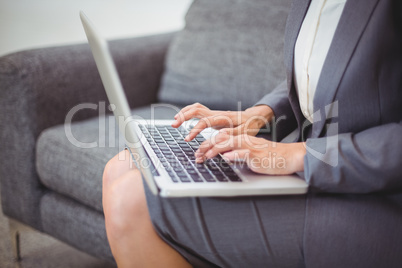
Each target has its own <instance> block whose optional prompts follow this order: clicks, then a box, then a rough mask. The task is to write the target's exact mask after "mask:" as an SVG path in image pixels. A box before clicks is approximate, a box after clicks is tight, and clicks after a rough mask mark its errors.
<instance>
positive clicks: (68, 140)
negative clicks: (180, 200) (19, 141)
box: [36, 105, 178, 211]
mask: <svg viewBox="0 0 402 268" xmlns="http://www.w3.org/2000/svg"><path fill="white" fill-rule="evenodd" d="M177 109H178V108H177ZM177 109H174V108H172V107H169V106H161V105H159V106H158V107H156V108H155V109H151V107H145V108H140V109H135V110H133V114H135V115H136V116H139V117H141V118H144V119H148V118H151V116H152V114H153V113H155V118H157V119H172V118H173V116H174V114H175V113H177ZM67 126H70V125H67ZM71 133H72V136H73V137H71V136H70V135H66V131H65V127H64V125H60V126H55V127H52V128H49V129H47V130H45V131H43V132H42V133H41V135H40V137H39V139H38V142H37V146H36V168H37V172H38V175H39V178H40V181H41V182H42V183H43V184H44V185H45V186H46V187H47V188H48V189H50V190H53V191H55V192H57V193H60V194H62V195H64V196H68V197H70V198H73V199H75V200H76V201H78V202H80V203H82V204H85V205H87V206H89V207H91V208H93V209H96V210H98V211H102V174H103V169H104V167H105V165H106V163H107V162H108V160H109V159H110V158H112V157H113V156H114V155H116V154H117V153H118V152H119V151H120V150H122V149H124V140H123V138H122V136H120V135H119V131H118V129H117V125H116V124H115V120H114V117H113V116H112V115H107V116H106V117H104V116H100V117H99V118H93V119H90V120H86V121H82V122H76V123H72V124H71ZM73 138H74V139H73ZM78 142H80V143H81V144H79V143H78ZM94 142H95V143H96V144H95V143H94ZM84 143H85V144H86V145H85V146H86V147H92V146H94V147H93V148H83V147H85V146H82V145H83V144H84ZM91 143H93V144H91Z"/></svg>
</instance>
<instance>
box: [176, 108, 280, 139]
mask: <svg viewBox="0 0 402 268" xmlns="http://www.w3.org/2000/svg"><path fill="white" fill-rule="evenodd" d="M273 116H274V113H273V111H272V109H271V107H269V106H267V105H259V106H254V107H251V108H248V109H247V110H245V111H238V112H237V111H236V112H235V111H217V110H210V109H209V108H207V107H206V106H204V105H202V104H200V103H194V104H191V105H188V106H186V107H184V108H183V109H181V110H180V112H179V113H177V114H176V115H175V117H174V119H175V121H174V122H173V123H172V126H173V127H175V128H178V127H179V126H181V125H182V124H183V123H184V122H185V121H187V120H190V119H193V118H198V119H200V121H199V122H198V123H197V124H196V125H195V126H194V127H193V128H192V129H191V130H190V133H189V134H188V135H187V137H186V138H185V140H186V141H191V140H192V139H194V138H195V136H197V135H198V134H199V133H200V132H201V131H203V130H204V129H206V128H208V127H212V128H214V129H221V132H226V133H228V134H230V135H239V134H247V135H252V136H255V135H257V133H258V131H259V130H260V129H261V128H262V127H263V126H265V125H266V124H267V123H268V122H269V121H271V119H272V117H273Z"/></svg>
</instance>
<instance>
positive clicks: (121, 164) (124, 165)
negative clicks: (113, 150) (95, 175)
mask: <svg viewBox="0 0 402 268" xmlns="http://www.w3.org/2000/svg"><path fill="white" fill-rule="evenodd" d="M130 169H133V165H132V162H131V157H130V153H129V152H128V151H127V150H123V151H121V152H119V153H118V154H117V155H115V156H114V157H113V158H112V159H110V160H109V161H108V162H107V164H106V166H105V168H104V170H103V188H106V187H108V185H109V184H111V183H112V182H113V181H114V180H115V179H117V178H119V177H120V176H122V175H123V174H124V173H126V172H127V171H129V170H130Z"/></svg>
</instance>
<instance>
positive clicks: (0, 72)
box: [0, 0, 291, 261]
mask: <svg viewBox="0 0 402 268" xmlns="http://www.w3.org/2000/svg"><path fill="white" fill-rule="evenodd" d="M290 2H291V1H290V0H220V1H215V0H196V1H194V3H193V4H192V5H191V7H190V9H189V11H188V13H187V16H186V27H185V28H184V29H183V30H182V31H180V32H178V33H169V34H161V35H156V36H148V37H141V38H132V39H126V40H116V41H112V42H110V49H111V51H112V55H113V58H114V61H115V63H116V65H117V68H118V72H119V75H120V77H121V80H122V83H123V86H124V88H125V91H126V94H127V97H128V99H129V102H130V105H131V108H132V109H133V113H134V114H136V115H138V116H141V117H143V118H150V117H151V116H152V115H153V113H154V112H155V115H156V117H157V118H171V117H172V116H173V114H174V113H175V112H176V110H175V109H173V108H171V107H169V106H166V105H159V106H156V107H155V106H153V107H152V108H151V106H150V104H152V103H169V104H174V105H176V106H178V107H182V106H183V105H186V104H190V103H193V102H201V103H203V104H205V105H207V106H209V107H211V108H219V109H245V108H247V107H249V106H251V105H253V103H255V102H256V101H258V99H259V98H261V97H262V96H263V95H264V94H266V93H268V92H269V91H270V90H272V89H273V88H274V87H275V86H276V85H277V84H279V83H280V82H281V81H282V80H283V79H284V74H285V72H284V70H283V66H282V45H283V35H284V27H285V22H286V17H287V12H288V10H289V8H290ZM77 19H78V17H77ZM105 103H106V104H105ZM239 104H241V105H239ZM77 105H78V106H77ZM106 107H107V102H106V95H105V93H104V90H103V86H102V84H101V81H100V77H99V75H98V72H97V70H96V67H95V64H94V61H93V58H92V55H91V53H90V50H89V47H88V45H86V44H81V45H73V46H63V47H54V48H43V49H36V50H29V51H22V52H18V53H14V54H11V55H7V56H4V57H2V58H0V141H1V144H2V150H0V180H1V181H0V182H1V198H2V209H3V212H4V214H5V215H6V216H8V217H9V218H10V219H13V220H15V221H18V222H21V223H24V224H26V225H29V226H31V227H33V228H34V229H36V230H38V231H41V232H44V233H47V234H50V235H51V236H53V237H55V238H58V239H60V240H61V241H64V242H66V243H68V244H70V245H72V246H74V247H76V248H78V249H80V250H83V251H85V252H87V253H90V254H92V255H93V256H96V257H99V258H103V259H108V260H110V261H113V257H112V254H111V252H110V249H109V246H108V243H107V238H106V233H105V227H104V217H103V213H102V200H101V199H102V197H101V192H102V172H103V167H104V165H105V164H106V162H107V161H108V159H110V158H111V157H112V156H113V155H115V154H116V153H117V152H118V151H119V150H121V149H122V148H123V140H122V139H121V137H119V134H118V131H117V130H116V128H115V123H114V119H113V117H111V116H110V114H107V113H106V114H105V113H104V111H107V108H106ZM74 111H76V112H75V113H74V116H73V117H72V121H73V122H72V123H71V124H69V123H67V124H65V121H66V118H67V119H68V118H69V117H70V115H71V114H72V113H73V112H74ZM70 131H71V133H70Z"/></svg>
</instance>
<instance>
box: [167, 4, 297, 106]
mask: <svg viewBox="0 0 402 268" xmlns="http://www.w3.org/2000/svg"><path fill="white" fill-rule="evenodd" d="M290 4H291V0H219V1H217V0H195V1H194V2H193V3H192V5H191V6H190V8H189V10H188V13H187V15H186V26H185V28H184V29H183V30H182V31H181V32H180V33H178V34H177V36H176V37H175V39H174V40H173V42H172V44H171V46H170V48H169V52H168V56H167V59H166V63H165V64H166V66H165V72H164V76H163V80H162V87H161V89H160V91H159V101H161V102H168V103H175V104H179V105H187V104H191V103H194V102H200V103H202V104H205V105H207V106H208V107H210V108H215V109H216V108H219V109H237V108H241V109H245V108H247V107H249V106H251V105H253V104H254V103H255V102H257V101H258V100H259V99H260V98H262V97H263V96H264V95H265V94H267V93H269V92H270V91H271V90H272V89H273V88H274V87H275V86H276V85H278V84H279V83H280V82H281V81H283V80H284V79H285V71H284V67H283V56H282V50H283V37H284V30H285V24H286V19H287V14H288V11H289V8H290ZM238 102H241V107H238V106H239V105H238Z"/></svg>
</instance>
